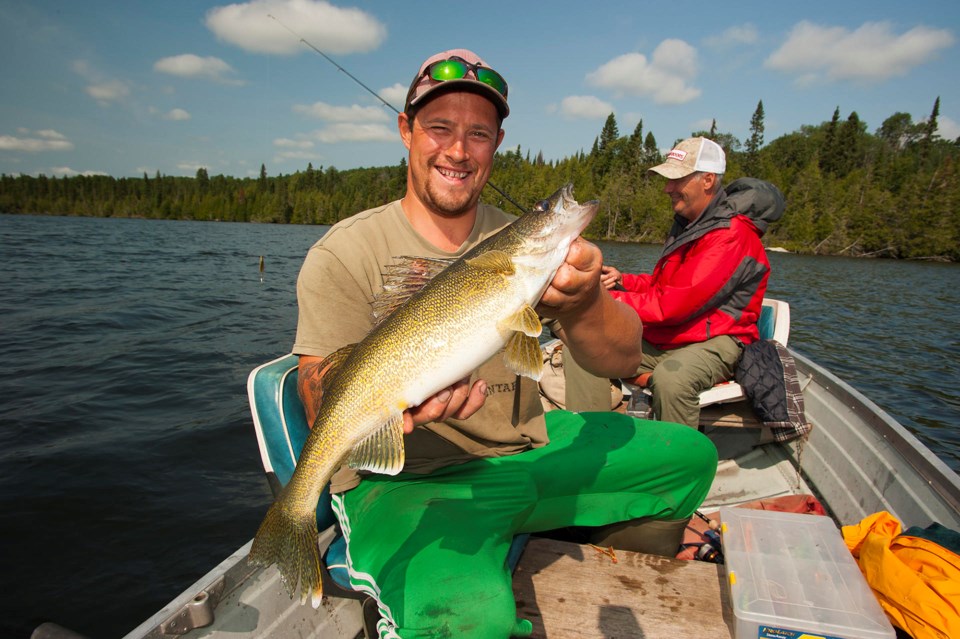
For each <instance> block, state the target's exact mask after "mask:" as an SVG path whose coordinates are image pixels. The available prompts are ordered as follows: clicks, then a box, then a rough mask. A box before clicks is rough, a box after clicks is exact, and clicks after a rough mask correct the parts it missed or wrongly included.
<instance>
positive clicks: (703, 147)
mask: <svg viewBox="0 0 960 639" xmlns="http://www.w3.org/2000/svg"><path fill="white" fill-rule="evenodd" d="M648 170H649V171H653V172H655V173H659V174H660V175H662V176H663V177H665V178H667V179H669V180H676V179H677V178H682V177H686V176H688V175H690V174H691V173H696V172H697V171H705V172H706V173H716V174H718V175H722V174H723V173H724V172H725V171H726V170H727V156H726V155H725V154H724V152H723V148H722V147H721V146H720V145H719V144H717V143H716V142H714V141H713V140H708V139H707V138H688V139H686V140H684V141H683V142H681V143H680V144H678V145H677V146H676V147H674V148H673V149H672V150H671V151H670V152H669V153H667V159H666V160H665V161H664V163H663V164H658V165H657V166H655V167H652V168H650V169H648Z"/></svg>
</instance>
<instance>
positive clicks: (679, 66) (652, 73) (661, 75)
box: [587, 39, 701, 104]
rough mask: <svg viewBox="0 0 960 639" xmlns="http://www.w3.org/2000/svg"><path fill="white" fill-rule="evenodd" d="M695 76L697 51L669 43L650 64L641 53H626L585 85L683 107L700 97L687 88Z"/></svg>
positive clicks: (676, 42) (683, 44) (656, 51)
mask: <svg viewBox="0 0 960 639" xmlns="http://www.w3.org/2000/svg"><path fill="white" fill-rule="evenodd" d="M696 75H697V50H696V49H694V48H693V47H692V46H690V45H689V44H687V43H686V42H684V41H683V40H675V39H668V40H664V41H663V42H661V43H660V44H659V45H657V48H656V49H654V51H653V55H652V56H651V57H650V59H649V60H648V59H647V57H646V56H645V55H643V54H642V53H626V54H624V55H621V56H618V57H616V58H614V59H612V60H610V61H609V62H607V63H606V64H604V65H602V66H601V67H600V68H598V69H597V70H596V71H592V72H591V73H588V74H587V82H588V83H590V84H592V85H594V86H598V87H602V88H605V89H610V90H612V91H614V92H615V93H616V94H618V95H636V96H642V97H650V98H652V99H653V101H654V102H656V103H657V104H683V103H685V102H689V101H691V100H694V99H696V98H698V97H699V96H700V93H701V92H700V89H698V88H696V87H694V86H691V85H690V82H691V81H692V80H693V79H694V78H695V77H696Z"/></svg>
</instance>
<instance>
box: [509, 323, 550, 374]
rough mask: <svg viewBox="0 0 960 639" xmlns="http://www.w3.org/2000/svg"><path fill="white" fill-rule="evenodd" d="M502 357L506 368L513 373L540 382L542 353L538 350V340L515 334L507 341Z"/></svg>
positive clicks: (518, 333) (519, 333)
mask: <svg viewBox="0 0 960 639" xmlns="http://www.w3.org/2000/svg"><path fill="white" fill-rule="evenodd" d="M503 356H504V360H505V361H506V364H507V367H508V368H510V370H512V371H513V372H514V373H516V374H517V375H523V376H525V377H529V378H530V379H533V380H536V381H540V374H541V373H542V372H543V353H542V351H541V350H540V340H538V339H537V338H536V337H530V336H529V335H524V334H523V333H521V332H515V333H514V334H513V335H511V336H510V339H508V340H507V346H506V349H505V350H504V354H503Z"/></svg>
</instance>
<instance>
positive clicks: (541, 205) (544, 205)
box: [533, 200, 550, 213]
mask: <svg viewBox="0 0 960 639" xmlns="http://www.w3.org/2000/svg"><path fill="white" fill-rule="evenodd" d="M549 209H550V202H549V201H548V200H540V201H539V202H537V203H536V204H535V205H534V206H533V210H534V211H539V212H540V213H543V212H544V211H547V210H549Z"/></svg>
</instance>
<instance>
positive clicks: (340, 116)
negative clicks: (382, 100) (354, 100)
mask: <svg viewBox="0 0 960 639" xmlns="http://www.w3.org/2000/svg"><path fill="white" fill-rule="evenodd" d="M293 111H294V113H300V114H302V115H307V116H309V117H312V118H317V119H319V120H326V121H328V122H387V121H389V120H390V116H389V115H387V112H386V111H385V110H384V107H381V106H369V107H363V106H360V105H358V104H354V105H352V106H348V107H342V106H334V105H332V104H327V103H326V102H314V103H313V104H309V105H307V104H295V105H293Z"/></svg>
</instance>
